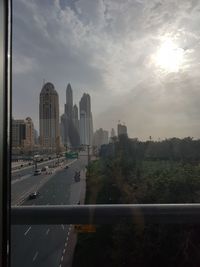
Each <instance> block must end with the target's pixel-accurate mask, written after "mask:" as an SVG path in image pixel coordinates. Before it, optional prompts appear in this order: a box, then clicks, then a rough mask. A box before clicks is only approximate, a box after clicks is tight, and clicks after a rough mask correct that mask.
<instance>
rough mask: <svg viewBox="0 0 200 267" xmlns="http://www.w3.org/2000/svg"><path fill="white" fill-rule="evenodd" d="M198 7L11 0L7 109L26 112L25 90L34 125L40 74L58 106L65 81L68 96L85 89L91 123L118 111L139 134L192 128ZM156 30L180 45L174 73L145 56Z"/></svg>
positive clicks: (157, 42)
mask: <svg viewBox="0 0 200 267" xmlns="http://www.w3.org/2000/svg"><path fill="white" fill-rule="evenodd" d="M199 10H200V3H199V1H196V0H193V1H186V0H182V1H172V0H162V1H159V0H152V1H148V0H134V1H133V0H126V1H120V0H96V1H93V0H84V1H83V0H76V1H72V0H67V1H59V0H56V1H31V0H27V1H25V0H19V1H14V2H13V16H14V17H13V70H14V72H13V84H14V85H15V86H14V87H13V95H14V101H13V110H14V113H15V114H16V115H17V114H26V113H27V112H29V111H28V110H27V107H25V106H24V105H22V103H23V102H25V101H26V100H25V98H24V97H25V96H26V97H28V96H27V95H28V92H29V93H30V96H31V99H32V101H31V103H30V106H31V108H30V109H29V110H31V112H32V113H33V114H32V117H34V120H35V124H36V125H38V104H39V103H38V96H39V93H40V90H41V87H42V81H43V79H45V80H49V81H51V82H53V83H54V84H55V86H56V89H57V91H58V93H59V96H60V110H61V111H62V109H63V105H64V99H65V88H66V85H67V83H68V82H70V83H71V84H72V87H73V88H74V96H75V100H76V103H78V101H79V99H80V97H81V95H82V93H83V92H89V93H90V94H91V97H92V109H93V113H94V116H93V117H94V120H95V121H94V125H95V127H104V128H105V127H107V128H109V127H110V128H111V127H115V126H116V123H117V121H118V120H119V119H121V120H123V121H125V122H126V123H127V126H128V128H129V132H130V135H134V136H135V135H137V136H138V137H140V136H141V137H142V138H145V136H148V135H152V136H173V135H177V136H183V135H185V134H187V135H190V134H191V135H196V136H199V134H200V133H199V131H198V125H199V124H198V123H199V115H198V114H200V113H199V104H198V102H199V101H198V100H199V97H200V95H199V90H198V87H199V84H200V78H199V60H200V37H199V36H200V27H199V25H200V17H199ZM164 37H165V38H166V37H167V38H171V39H172V40H173V41H174V42H175V43H176V44H177V46H179V47H180V48H181V49H183V50H184V64H183V66H182V67H181V68H180V71H179V72H178V73H167V72H164V71H162V69H159V66H156V65H155V64H154V62H153V61H152V55H154V54H156V52H157V50H158V49H159V47H160V46H161V45H162V42H163V38H164ZM27 88H28V89H27ZM27 90H28V92H27ZM17 95H20V96H21V97H20V98H19V97H17ZM34 110H35V111H34ZM28 115H29V116H31V114H30V113H29V114H28ZM25 116H26V115H25ZM25 116H24V117H25ZM147 132H148V134H147Z"/></svg>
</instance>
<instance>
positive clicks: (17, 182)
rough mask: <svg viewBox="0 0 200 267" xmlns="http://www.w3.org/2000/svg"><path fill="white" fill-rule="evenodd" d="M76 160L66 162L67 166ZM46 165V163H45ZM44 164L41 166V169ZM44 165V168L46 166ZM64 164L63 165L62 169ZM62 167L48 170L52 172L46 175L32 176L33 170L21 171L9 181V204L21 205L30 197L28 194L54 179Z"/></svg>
mask: <svg viewBox="0 0 200 267" xmlns="http://www.w3.org/2000/svg"><path fill="white" fill-rule="evenodd" d="M75 161H76V160H70V161H68V163H67V165H69V166H70V165H71V164H72V163H73V162H75ZM45 164H46V165H48V164H47V163H45ZM43 165H44V164H42V166H40V167H43ZM46 165H44V166H46ZM65 165H66V164H64V165H63V167H64V166H65ZM61 168H62V166H58V167H55V168H51V169H49V172H50V171H51V172H53V173H52V174H49V172H48V174H46V173H45V172H44V173H43V174H42V175H38V176H34V175H33V170H32V169H30V168H28V169H23V170H21V172H20V173H19V176H18V178H16V179H13V180H11V203H12V205H21V204H22V203H23V202H24V200H25V199H26V198H28V196H29V195H30V193H32V192H35V191H39V189H40V188H41V187H42V186H44V184H45V183H47V182H48V180H49V179H51V178H52V177H54V176H55V175H56V174H57V171H58V170H59V169H61Z"/></svg>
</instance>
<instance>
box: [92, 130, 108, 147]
mask: <svg viewBox="0 0 200 267" xmlns="http://www.w3.org/2000/svg"><path fill="white" fill-rule="evenodd" d="M108 135H109V134H108V131H105V130H103V129H102V128H100V129H98V130H96V132H95V133H94V138H93V144H94V146H96V147H97V148H100V147H101V146H102V145H106V144H108V142H109V139H108Z"/></svg>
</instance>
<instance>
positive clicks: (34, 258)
mask: <svg viewBox="0 0 200 267" xmlns="http://www.w3.org/2000/svg"><path fill="white" fill-rule="evenodd" d="M37 256H38V251H37V252H36V253H35V256H34V257H33V261H35V260H36V258H37Z"/></svg>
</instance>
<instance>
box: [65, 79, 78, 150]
mask: <svg viewBox="0 0 200 267" xmlns="http://www.w3.org/2000/svg"><path fill="white" fill-rule="evenodd" d="M61 134H62V142H63V144H65V145H67V146H72V147H78V146H79V145H80V137H79V121H78V107H77V106H76V105H74V106H73V90H72V87H71V85H70V83H69V84H68V85H67V89H66V104H65V110H64V114H63V115H62V116H61Z"/></svg>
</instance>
